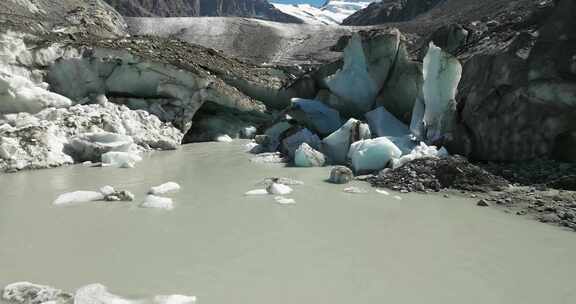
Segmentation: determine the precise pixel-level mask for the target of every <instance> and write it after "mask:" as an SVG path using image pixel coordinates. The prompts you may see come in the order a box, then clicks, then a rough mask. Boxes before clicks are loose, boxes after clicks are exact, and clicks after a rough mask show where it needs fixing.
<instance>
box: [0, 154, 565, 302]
mask: <svg viewBox="0 0 576 304" xmlns="http://www.w3.org/2000/svg"><path fill="white" fill-rule="evenodd" d="M249 157H250V155H247V154H245V153H244V152H243V149H242V144H240V143H233V144H225V143H207V144H195V145H189V146H186V147H184V148H183V149H181V150H180V151H175V152H161V153H154V154H152V155H150V156H148V157H146V159H145V161H144V162H142V163H139V164H138V166H137V167H136V168H135V169H110V168H85V167H82V166H75V167H67V168H59V169H52V170H41V171H30V172H23V173H18V174H10V175H0V190H1V198H0V285H5V284H7V283H10V282H14V281H21V280H27V281H32V282H36V283H42V284H49V285H52V286H56V287H58V288H62V289H65V290H70V291H73V290H74V289H76V288H78V287H80V286H82V285H86V284H89V283H96V282H99V283H102V284H105V285H106V286H108V287H109V289H110V290H111V291H112V292H114V293H116V294H119V295H122V296H126V297H147V296H151V295H155V294H172V293H179V294H190V295H195V296H197V297H198V299H199V303H206V304H208V303H215V304H224V303H250V304H269V303H275V304H283V303H286V304H288V303H290V304H293V303H331V304H338V303H346V304H350V303H354V304H373V303H394V304H399V303H442V304H449V303H458V304H461V303H467V304H473V303H482V304H485V303H492V304H494V303H506V304H513V303H522V304H529V303H557V304H562V303H576V284H574V282H575V281H576V279H575V275H576V263H575V262H574V258H575V257H576V234H575V233H573V232H569V231H564V230H561V229H559V228H555V227H552V226H547V225H544V224H540V223H537V222H534V221H529V220H526V219H524V218H521V217H517V216H513V215H509V214H504V213H502V212H500V211H497V210H493V209H490V208H479V207H476V206H475V204H474V201H471V200H466V199H462V198H451V199H445V198H441V197H437V196H432V195H402V197H403V200H401V201H399V200H396V199H394V198H392V197H389V196H385V195H382V194H378V193H375V192H371V193H369V194H348V193H344V192H343V191H342V190H343V189H344V188H345V186H339V185H330V184H327V183H324V182H323V180H324V179H325V178H326V177H327V176H328V172H329V169H328V168H319V169H297V168H282V167H281V166H279V165H261V164H254V163H251V162H250V161H249ZM269 176H286V177H292V178H296V179H299V180H302V181H304V182H305V185H303V186H297V187H295V193H294V195H291V196H290V197H292V198H294V199H296V201H297V203H296V204H295V205H292V206H281V205H278V204H275V203H274V199H273V197H245V196H243V194H244V192H246V191H248V190H251V189H255V188H257V187H255V186H254V185H255V184H256V183H257V182H258V181H260V180H261V179H263V178H265V177H269ZM166 181H175V182H178V183H180V185H181V186H182V188H183V190H182V191H181V192H180V193H178V194H176V195H174V199H175V202H176V208H175V209H174V210H173V211H160V210H148V209H140V208H138V207H137V203H138V202H140V201H141V200H142V199H143V198H144V193H145V192H146V191H147V190H148V189H149V187H150V186H153V185H157V184H160V183H163V182H166ZM108 184H109V185H113V186H115V187H116V188H119V189H128V190H130V191H132V192H134V194H136V196H137V200H136V202H135V203H132V204H130V203H92V204H87V205H82V206H74V207H65V208H62V207H53V206H51V205H50V203H51V201H52V200H54V199H55V198H56V197H57V196H58V195H59V194H61V193H63V192H68V191H75V190H93V189H97V188H98V187H100V186H103V185H108ZM357 186H361V187H366V188H368V187H367V185H363V184H357Z"/></svg>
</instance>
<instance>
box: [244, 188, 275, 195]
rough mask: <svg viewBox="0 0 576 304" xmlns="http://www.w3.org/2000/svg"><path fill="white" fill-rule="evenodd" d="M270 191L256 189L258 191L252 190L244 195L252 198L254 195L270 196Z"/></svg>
mask: <svg viewBox="0 0 576 304" xmlns="http://www.w3.org/2000/svg"><path fill="white" fill-rule="evenodd" d="M268 194H269V193H268V190H266V189H256V190H250V191H248V192H246V193H244V195H248V196H252V195H268Z"/></svg>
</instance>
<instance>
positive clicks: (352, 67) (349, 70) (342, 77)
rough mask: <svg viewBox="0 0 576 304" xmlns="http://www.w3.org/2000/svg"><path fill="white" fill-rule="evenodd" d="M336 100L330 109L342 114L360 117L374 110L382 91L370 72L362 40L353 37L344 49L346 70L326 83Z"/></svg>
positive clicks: (343, 68)
mask: <svg viewBox="0 0 576 304" xmlns="http://www.w3.org/2000/svg"><path fill="white" fill-rule="evenodd" d="M325 82H326V85H327V86H328V88H329V89H330V91H331V92H332V94H334V95H335V96H336V97H337V98H331V99H330V101H329V102H328V103H329V105H330V106H332V107H333V108H335V109H336V110H338V111H339V112H340V113H341V114H346V115H350V116H352V115H357V114H364V113H366V112H368V111H370V110H372V106H373V105H374V101H375V99H376V96H377V95H378V90H379V88H378V87H377V85H376V83H375V82H374V80H373V79H372V77H371V75H370V73H369V72H368V65H367V60H366V55H365V54H364V49H363V47H362V39H361V37H360V35H359V34H358V33H355V34H353V35H352V38H350V41H349V43H348V46H346V48H345V49H344V66H343V67H342V69H340V70H338V71H337V72H336V74H334V75H331V76H329V77H327V78H326V80H325Z"/></svg>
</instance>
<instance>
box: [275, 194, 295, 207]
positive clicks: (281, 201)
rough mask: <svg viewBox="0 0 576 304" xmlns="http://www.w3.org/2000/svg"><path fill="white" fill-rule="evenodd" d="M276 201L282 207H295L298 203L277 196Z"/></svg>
mask: <svg viewBox="0 0 576 304" xmlns="http://www.w3.org/2000/svg"><path fill="white" fill-rule="evenodd" d="M274 200H276V202H277V203H278V204H280V205H293V204H296V201H295V200H294V199H292V198H286V197H283V196H277V197H275V198H274Z"/></svg>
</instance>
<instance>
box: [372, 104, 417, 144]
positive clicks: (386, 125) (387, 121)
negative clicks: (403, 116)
mask: <svg viewBox="0 0 576 304" xmlns="http://www.w3.org/2000/svg"><path fill="white" fill-rule="evenodd" d="M365 116H366V121H367V122H368V125H369V126H370V131H371V133H372V135H373V136H376V137H384V136H393V137H401V136H406V135H408V134H410V130H409V129H408V126H406V125H405V124H404V123H403V122H401V121H400V120H398V119H397V118H396V117H395V116H394V115H392V114H391V113H390V112H388V111H387V110H386V109H385V108H384V107H379V108H377V109H375V110H373V111H371V112H368V113H366V115H365Z"/></svg>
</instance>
